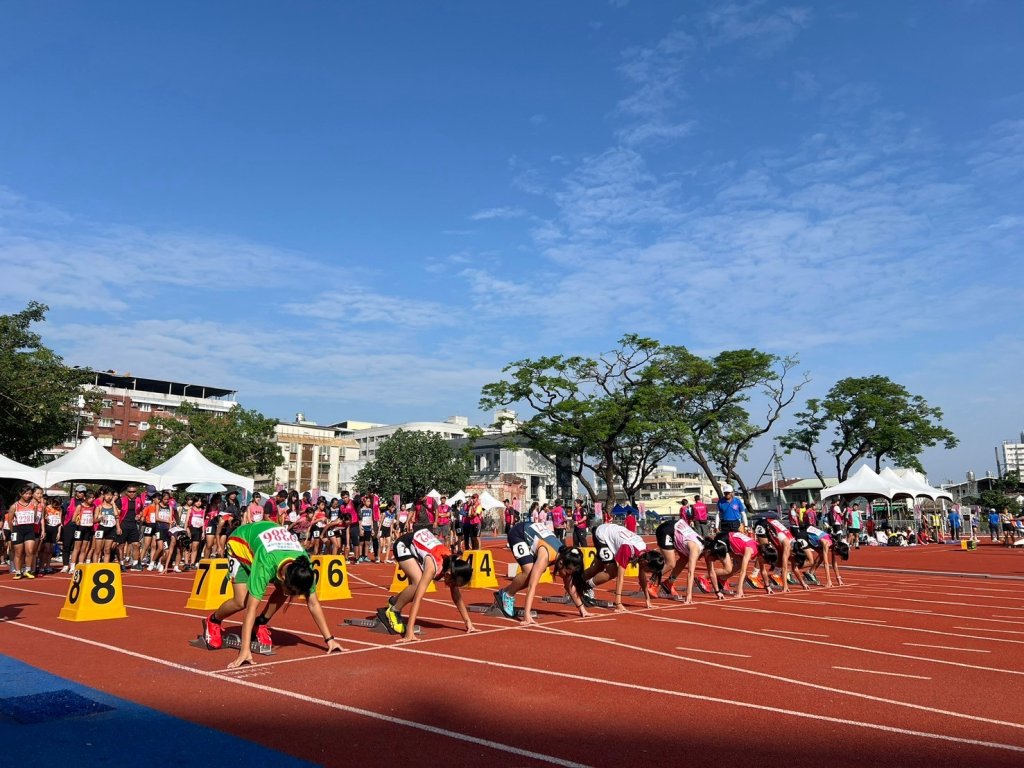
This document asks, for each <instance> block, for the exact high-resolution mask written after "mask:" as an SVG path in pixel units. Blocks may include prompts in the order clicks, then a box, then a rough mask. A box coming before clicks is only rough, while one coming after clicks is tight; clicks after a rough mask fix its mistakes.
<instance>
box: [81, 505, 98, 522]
mask: <svg viewBox="0 0 1024 768" xmlns="http://www.w3.org/2000/svg"><path fill="white" fill-rule="evenodd" d="M95 517H96V515H95V512H94V507H93V506H92V505H91V504H83V505H82V506H80V507H79V508H78V524H79V525H80V526H82V527H83V528H92V526H93V524H94V521H95Z"/></svg>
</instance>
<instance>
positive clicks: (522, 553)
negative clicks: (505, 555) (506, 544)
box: [512, 541, 530, 558]
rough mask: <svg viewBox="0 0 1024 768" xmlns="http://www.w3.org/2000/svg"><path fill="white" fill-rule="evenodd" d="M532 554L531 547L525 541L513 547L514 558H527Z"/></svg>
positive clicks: (518, 542)
mask: <svg viewBox="0 0 1024 768" xmlns="http://www.w3.org/2000/svg"><path fill="white" fill-rule="evenodd" d="M529 554H530V547H529V545H528V544H527V543H526V542H525V541H517V542H516V543H515V544H514V545H513V546H512V557H515V558H520V557H526V556H527V555H529Z"/></svg>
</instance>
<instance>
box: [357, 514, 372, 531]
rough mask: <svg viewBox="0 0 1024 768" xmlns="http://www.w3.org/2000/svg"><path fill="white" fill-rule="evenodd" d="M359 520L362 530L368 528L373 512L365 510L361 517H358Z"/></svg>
mask: <svg viewBox="0 0 1024 768" xmlns="http://www.w3.org/2000/svg"><path fill="white" fill-rule="evenodd" d="M360 520H361V521H362V525H363V527H364V528H369V527H370V526H371V525H373V512H372V511H371V510H369V509H368V510H366V511H365V512H363V514H362V516H361V517H360Z"/></svg>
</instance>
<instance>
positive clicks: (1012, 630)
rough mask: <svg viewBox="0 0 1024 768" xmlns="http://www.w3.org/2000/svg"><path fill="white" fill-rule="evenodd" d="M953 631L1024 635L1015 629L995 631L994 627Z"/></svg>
mask: <svg viewBox="0 0 1024 768" xmlns="http://www.w3.org/2000/svg"><path fill="white" fill-rule="evenodd" d="M953 629H968V630H970V631H971V632H998V633H999V634H1001V635H1024V632H1021V631H1019V630H1015V629H993V628H992V627H953Z"/></svg>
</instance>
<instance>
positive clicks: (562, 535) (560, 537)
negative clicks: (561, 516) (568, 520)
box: [555, 528, 565, 541]
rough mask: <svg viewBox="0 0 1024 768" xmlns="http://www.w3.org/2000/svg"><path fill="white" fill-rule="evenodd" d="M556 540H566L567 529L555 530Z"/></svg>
mask: <svg viewBox="0 0 1024 768" xmlns="http://www.w3.org/2000/svg"><path fill="white" fill-rule="evenodd" d="M555 538H557V539H558V540H559V541H562V540H563V539H565V528H555Z"/></svg>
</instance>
